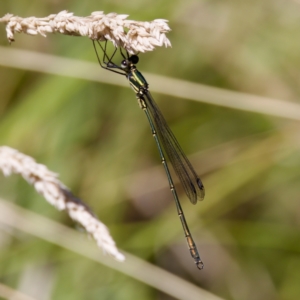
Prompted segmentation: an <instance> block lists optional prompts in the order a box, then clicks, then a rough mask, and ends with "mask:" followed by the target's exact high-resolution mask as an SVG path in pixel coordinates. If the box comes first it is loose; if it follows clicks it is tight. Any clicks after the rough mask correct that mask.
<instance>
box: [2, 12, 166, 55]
mask: <svg viewBox="0 0 300 300" xmlns="http://www.w3.org/2000/svg"><path fill="white" fill-rule="evenodd" d="M127 17H128V15H118V14H117V13H109V14H104V13H103V11H96V12H93V13H92V14H91V15H90V16H87V17H78V16H74V14H73V13H71V12H68V11H66V10H64V11H61V12H60V13H58V14H52V15H49V16H48V17H45V18H36V17H29V18H21V17H18V16H14V15H12V14H6V15H5V16H4V17H2V18H0V22H2V23H6V33H7V39H8V40H9V42H13V41H14V34H15V33H16V32H17V33H22V32H23V33H26V34H30V35H37V34H41V35H42V36H46V34H47V33H62V34H66V35H75V36H87V37H89V38H90V39H92V40H98V41H104V40H108V41H111V42H112V43H113V44H114V46H115V47H122V48H124V49H126V50H127V51H128V52H129V53H130V54H136V53H138V52H147V51H152V50H153V49H154V48H155V47H157V46H165V47H170V46H171V43H170V41H169V39H168V38H167V37H166V33H168V32H169V31H170V30H171V29H170V27H169V26H168V24H167V22H168V21H167V20H164V19H156V20H153V21H150V22H139V21H133V20H127Z"/></svg>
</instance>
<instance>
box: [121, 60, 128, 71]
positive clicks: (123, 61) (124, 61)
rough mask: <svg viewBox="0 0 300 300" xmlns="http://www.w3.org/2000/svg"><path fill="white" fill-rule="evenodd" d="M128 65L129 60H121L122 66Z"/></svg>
mask: <svg viewBox="0 0 300 300" xmlns="http://www.w3.org/2000/svg"><path fill="white" fill-rule="evenodd" d="M127 67H128V60H126V59H124V60H122V62H121V68H122V69H126V68H127Z"/></svg>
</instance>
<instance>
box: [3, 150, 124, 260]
mask: <svg viewBox="0 0 300 300" xmlns="http://www.w3.org/2000/svg"><path fill="white" fill-rule="evenodd" d="M0 170H2V172H3V174H4V175H5V176H9V175H11V174H13V173H15V174H20V175H21V176H22V177H23V178H24V179H25V180H26V181H27V182H29V183H30V184H32V185H33V186H34V188H35V189H36V191H37V192H38V193H39V194H41V195H42V196H43V197H44V198H45V199H46V200H47V201H48V202H49V203H50V204H52V205H53V206H55V207H56V208H57V209H59V210H66V211H67V212H68V214H69V215H70V217H71V218H72V219H73V220H74V221H76V222H78V223H79V224H81V225H82V226H83V227H84V228H85V230H86V231H87V232H88V233H89V234H91V235H92V236H93V238H94V239H95V240H96V242H97V245H98V246H99V247H100V248H102V249H103V252H105V253H108V254H110V255H112V256H113V257H114V258H115V259H117V260H119V261H123V260H124V259H125V258H124V255H123V254H122V253H120V252H119V251H118V249H117V248H116V246H115V242H114V241H113V239H112V237H111V236H110V234H109V231H108V229H107V227H106V226H105V225H104V224H103V223H101V222H100V221H99V220H98V219H97V217H96V216H95V215H94V214H93V213H92V212H91V210H90V209H89V208H88V206H87V205H85V204H84V203H83V202H82V201H81V200H80V199H78V198H76V197H75V196H74V195H73V194H72V193H71V192H70V191H69V190H68V189H67V188H66V187H65V185H64V184H63V183H61V182H60V181H59V180H58V178H57V177H58V175H57V174H56V173H53V172H51V171H49V170H48V169H47V167H46V166H44V165H42V164H38V163H36V162H35V160H34V159H33V158H31V157H30V156H27V155H25V154H22V153H20V152H19V151H17V150H15V149H12V148H10V147H6V146H3V147H0Z"/></svg>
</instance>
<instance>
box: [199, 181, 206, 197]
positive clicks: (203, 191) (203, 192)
mask: <svg viewBox="0 0 300 300" xmlns="http://www.w3.org/2000/svg"><path fill="white" fill-rule="evenodd" d="M197 185H198V187H199V190H200V194H199V200H203V199H204V196H205V189H204V185H203V183H202V181H201V179H200V178H197Z"/></svg>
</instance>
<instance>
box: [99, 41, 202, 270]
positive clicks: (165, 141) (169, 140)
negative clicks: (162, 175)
mask: <svg viewBox="0 0 300 300" xmlns="http://www.w3.org/2000/svg"><path fill="white" fill-rule="evenodd" d="M97 43H98V44H99V46H100V48H101V50H102V51H103V58H102V60H101V59H100V57H99V55H98V52H97V49H96V45H95V41H93V45H94V49H95V52H96V55H97V58H98V61H99V64H100V66H101V67H102V68H104V69H106V70H109V71H112V72H114V73H118V74H121V75H124V76H125V77H126V78H127V79H128V81H129V84H130V86H131V87H132V89H133V90H134V92H135V93H136V97H137V99H138V102H139V105H140V107H141V108H142V109H143V111H144V112H145V114H146V116H147V119H148V121H149V124H150V127H151V131H152V135H153V137H154V139H155V142H156V145H157V148H158V152H159V155H160V158H161V162H162V164H163V166H164V169H165V171H166V174H167V178H168V181H169V186H170V190H171V192H172V194H173V197H174V200H175V204H176V208H177V213H178V216H179V218H180V221H181V224H182V227H183V231H184V234H185V237H186V239H187V243H188V247H189V250H190V253H191V256H192V257H193V259H194V261H195V264H196V265H197V267H198V269H203V266H204V264H203V262H202V260H201V258H200V255H199V252H198V250H197V246H196V244H195V242H194V240H193V238H192V235H191V233H190V230H189V228H188V225H187V222H186V220H185V216H184V213H183V210H182V208H181V205H180V202H179V198H178V195H177V192H176V189H175V186H174V183H173V179H172V176H171V173H170V171H169V167H168V164H167V162H166V159H165V156H164V151H163V149H164V150H165V152H166V153H167V156H168V158H169V159H170V161H171V164H172V166H173V168H174V170H175V173H176V174H177V176H178V178H179V180H180V182H181V184H182V185H183V188H184V190H185V192H186V194H187V196H188V197H189V199H190V201H191V202H192V203H193V204H196V203H197V200H203V199H204V195H205V191H204V186H203V184H202V181H201V179H200V178H199V177H198V176H197V174H196V172H195V170H194V168H193V167H192V165H191V163H190V161H189V160H188V158H187V157H186V155H185V154H184V152H183V150H182V149H181V147H180V145H179V143H178V141H177V139H176V138H175V136H174V134H173V132H172V131H171V129H170V128H169V126H168V124H167V122H166V120H165V118H164V117H163V115H162V113H161V112H160V110H159V108H158V106H157V104H156V103H155V101H154V100H153V98H152V96H151V94H150V92H149V89H148V87H149V85H148V83H147V81H146V79H145V78H144V76H143V75H142V74H141V73H140V72H139V71H138V70H137V68H136V66H135V65H136V64H137V63H138V61H139V57H138V56H137V55H131V56H129V54H128V53H126V54H127V57H126V56H125V55H124V54H123V52H122V50H121V49H120V52H121V55H122V56H123V58H124V59H123V61H122V62H121V65H120V66H118V65H116V64H115V63H113V62H112V59H113V57H114V55H115V53H116V51H117V48H115V51H114V52H113V54H112V55H111V57H108V55H107V53H106V42H105V46H104V47H103V46H102V45H101V44H100V42H99V41H97ZM161 145H163V148H162V146H161Z"/></svg>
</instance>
